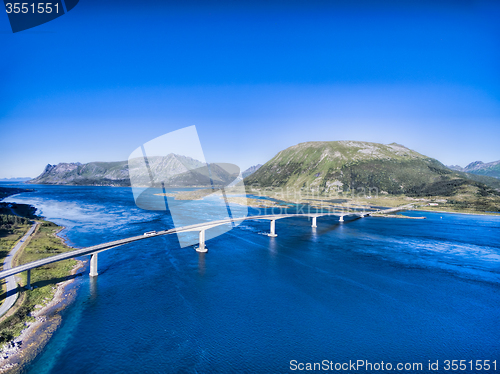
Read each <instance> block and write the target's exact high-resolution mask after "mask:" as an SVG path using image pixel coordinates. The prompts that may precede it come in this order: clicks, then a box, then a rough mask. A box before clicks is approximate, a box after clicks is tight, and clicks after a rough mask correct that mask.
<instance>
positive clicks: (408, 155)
mask: <svg viewBox="0 0 500 374" xmlns="http://www.w3.org/2000/svg"><path fill="white" fill-rule="evenodd" d="M478 177H479V178H478ZM498 182H499V181H498V180H497V179H495V178H489V177H483V176H472V175H469V174H467V173H462V172H456V171H453V170H450V169H449V168H447V167H446V166H444V165H443V164H442V163H440V162H439V161H437V160H435V159H433V158H430V157H427V156H424V155H422V154H420V153H418V152H415V151H413V150H411V149H408V148H406V147H404V146H402V145H399V144H396V143H392V144H388V145H384V144H377V143H369V142H358V141H335V142H308V143H300V144H298V145H295V146H293V147H290V148H287V149H285V150H283V151H281V152H279V153H278V154H277V155H276V156H274V157H273V158H272V159H271V160H270V161H268V162H267V163H266V164H264V165H263V166H262V167H261V168H260V169H259V170H257V171H256V172H255V173H253V174H252V175H250V176H249V177H247V178H246V179H245V183H246V184H247V185H252V184H254V185H259V186H261V187H289V188H295V189H297V188H311V187H312V188H314V189H318V190H319V191H320V192H322V193H327V192H336V191H344V192H345V191H349V190H356V191H359V189H360V188H364V189H365V190H366V191H368V190H369V189H372V191H375V190H378V192H379V193H382V194H388V195H399V194H404V195H407V196H414V197H419V196H449V197H451V196H457V195H463V194H465V195H468V196H476V197H485V196H494V197H498V196H500V183H498ZM495 207H496V206H494V207H493V208H495ZM498 208H499V209H495V211H496V210H500V207H498Z"/></svg>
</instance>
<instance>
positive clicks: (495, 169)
mask: <svg viewBox="0 0 500 374" xmlns="http://www.w3.org/2000/svg"><path fill="white" fill-rule="evenodd" d="M448 167H449V168H450V169H452V170H456V171H463V172H466V173H472V174H478V175H486V176H488V177H494V178H500V160H499V161H493V162H488V163H484V162H482V161H474V162H471V163H470V164H469V165H467V166H466V167H464V168H463V167H461V166H458V165H450V166H448Z"/></svg>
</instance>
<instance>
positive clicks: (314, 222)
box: [311, 217, 318, 227]
mask: <svg viewBox="0 0 500 374" xmlns="http://www.w3.org/2000/svg"><path fill="white" fill-rule="evenodd" d="M316 218H318V217H313V222H312V225H311V227H318V226H316Z"/></svg>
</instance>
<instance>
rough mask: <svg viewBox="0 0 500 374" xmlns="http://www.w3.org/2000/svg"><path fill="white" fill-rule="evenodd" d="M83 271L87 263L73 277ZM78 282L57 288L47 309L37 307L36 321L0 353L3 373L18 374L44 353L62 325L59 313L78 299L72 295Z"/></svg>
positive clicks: (67, 282) (73, 273) (59, 284)
mask: <svg viewBox="0 0 500 374" xmlns="http://www.w3.org/2000/svg"><path fill="white" fill-rule="evenodd" d="M83 267H84V261H78V264H77V265H75V267H74V268H73V269H72V271H71V275H75V274H76V273H77V272H78V270H79V269H81V268H83ZM74 281H75V279H74V278H73V279H69V280H66V281H63V282H60V283H58V284H57V287H53V288H54V289H55V292H54V296H53V298H52V300H50V301H49V302H48V303H47V304H46V305H44V306H42V305H37V306H36V308H37V309H38V310H36V311H34V312H32V313H31V316H32V317H34V318H35V321H33V322H27V323H26V328H25V329H24V330H23V331H22V332H21V334H20V335H19V336H18V337H16V338H14V339H13V340H12V341H11V342H10V343H7V344H5V345H4V347H2V348H1V349H0V373H9V372H11V373H15V372H18V371H19V370H21V369H22V367H24V366H25V365H26V364H27V363H29V362H30V361H31V360H32V359H33V358H35V357H36V355H37V354H38V353H40V352H41V350H42V348H43V347H44V346H45V345H46V344H47V342H48V341H49V339H50V337H51V336H52V334H53V333H54V331H55V330H56V329H57V327H58V326H59V324H60V322H61V321H60V319H61V317H60V314H59V313H60V312H61V311H62V310H63V309H64V308H65V307H66V306H68V305H69V303H70V301H71V300H72V298H73V297H74V296H75V295H74V292H69V291H68V288H69V286H70V284H71V283H73V282H74Z"/></svg>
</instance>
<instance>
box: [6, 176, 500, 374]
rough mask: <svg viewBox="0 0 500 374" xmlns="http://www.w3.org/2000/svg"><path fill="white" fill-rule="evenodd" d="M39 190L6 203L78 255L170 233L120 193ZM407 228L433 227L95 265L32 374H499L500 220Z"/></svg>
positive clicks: (301, 225)
mask: <svg viewBox="0 0 500 374" xmlns="http://www.w3.org/2000/svg"><path fill="white" fill-rule="evenodd" d="M32 188H35V189H36V191H35V192H32V193H24V194H20V195H16V196H11V197H9V198H7V199H6V200H7V201H13V202H19V203H29V204H33V205H35V206H37V207H38V208H39V209H40V213H41V214H42V215H44V216H45V217H47V219H50V220H52V221H54V222H56V223H58V224H61V225H64V226H65V227H66V230H64V231H63V233H62V234H63V236H64V237H65V238H66V239H67V240H68V242H69V243H70V244H72V245H74V246H75V247H85V246H89V245H93V244H99V243H102V242H107V241H110V240H115V239H119V238H124V237H128V236H132V235H138V234H141V233H143V232H145V231H150V230H161V229H165V228H170V227H172V220H171V219H170V217H169V216H168V214H166V213H165V212H154V211H149V212H148V211H143V210H141V209H139V208H137V207H135V204H134V200H133V197H132V193H131V191H130V189H129V188H112V187H109V188H108V187H62V186H32ZM250 213H251V214H252V213H256V210H254V209H250ZM200 214H206V210H205V212H200ZM408 214H409V215H415V216H425V217H427V219H425V220H404V219H394V218H370V217H367V218H363V219H356V220H349V221H346V222H344V223H339V222H338V220H337V219H336V218H334V217H324V218H318V228H316V229H312V228H311V222H310V221H308V220H307V219H305V218H291V219H283V220H279V221H277V222H276V231H277V234H278V237H277V238H269V237H268V236H266V233H267V232H269V223H268V222H262V221H245V222H243V223H242V224H241V225H239V226H238V227H236V228H234V229H233V230H231V231H229V232H227V233H225V234H223V235H221V236H218V237H216V238H213V239H211V240H209V241H208V242H207V246H208V248H209V252H208V253H206V254H199V253H197V252H195V250H194V249H193V247H185V248H181V247H180V246H179V243H178V241H177V239H176V238H175V236H168V237H157V238H151V239H149V240H145V241H141V242H139V243H133V244H129V245H126V246H123V247H120V248H117V249H113V250H109V251H106V252H102V253H100V254H99V266H98V267H99V269H98V270H99V276H98V277H97V279H93V280H91V279H90V278H89V277H88V276H87V275H85V276H82V277H79V280H78V282H79V284H78V295H77V297H76V300H75V301H74V302H73V303H72V304H71V305H70V306H69V307H68V308H67V309H66V310H65V311H64V312H63V322H62V325H61V327H60V329H59V330H58V331H57V332H56V333H55V334H54V336H53V337H52V339H51V341H50V342H49V344H48V345H47V346H46V348H45V350H44V352H43V353H42V354H41V355H40V356H39V357H38V358H37V359H36V360H35V361H34V362H33V363H32V364H31V365H30V366H29V367H28V368H27V369H26V372H27V373H36V374H42V373H234V372H242V373H284V372H294V371H293V370H290V362H291V361H292V360H296V362H297V363H300V362H302V363H307V362H310V363H314V362H321V361H323V360H328V361H332V362H333V363H344V362H349V360H351V361H356V360H367V361H369V362H371V363H380V362H382V361H383V362H384V363H385V364H387V363H391V364H392V365H393V369H394V368H395V367H396V364H397V363H422V364H423V370H422V372H429V370H427V368H428V362H429V361H431V362H436V361H438V363H439V370H437V371H433V372H443V373H445V372H446V373H447V372H450V371H451V370H445V362H444V361H445V360H466V361H467V362H469V361H470V360H492V361H493V360H497V371H500V323H499V321H500V217H492V216H473V215H459V214H442V213H423V212H410V213H408ZM86 273H87V272H86ZM296 371H299V370H296ZM296 371H295V372H296ZM333 371H335V370H333ZM358 371H359V372H375V370H372V371H370V370H368V371H366V370H364V368H359V370H358ZM458 371H459V372H461V373H469V372H470V373H472V372H476V371H474V370H469V368H467V369H466V370H462V371H461V370H458ZM403 372H414V371H413V370H410V371H403ZM481 372H484V370H483V371H481ZM489 372H495V371H493V370H490V371H489Z"/></svg>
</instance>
